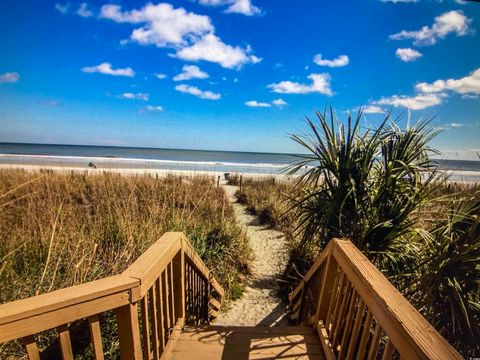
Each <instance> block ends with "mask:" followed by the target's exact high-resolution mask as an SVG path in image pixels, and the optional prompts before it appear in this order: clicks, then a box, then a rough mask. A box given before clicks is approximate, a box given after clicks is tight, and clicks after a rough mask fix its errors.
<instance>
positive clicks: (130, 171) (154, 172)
mask: <svg viewBox="0 0 480 360" xmlns="http://www.w3.org/2000/svg"><path fill="white" fill-rule="evenodd" d="M0 169H17V170H25V171H31V172H40V171H43V170H51V171H55V172H59V173H71V172H78V173H85V172H86V173H88V174H89V175H96V174H99V175H101V174H103V173H104V172H112V173H117V174H121V175H125V176H129V175H130V176H131V175H150V176H159V177H165V176H168V175H177V176H185V177H191V176H213V177H218V176H220V178H221V179H223V178H224V174H225V173H224V172H219V171H198V170H169V169H145V168H115V167H102V168H97V169H93V168H88V167H85V166H82V167H80V166H78V167H77V166H57V165H25V164H0ZM230 173H231V174H235V172H230ZM239 174H240V173H239ZM241 174H242V175H243V176H245V177H249V178H254V179H260V178H265V177H271V176H274V177H276V178H286V176H285V175H283V174H263V173H243V172H242V173H241Z"/></svg>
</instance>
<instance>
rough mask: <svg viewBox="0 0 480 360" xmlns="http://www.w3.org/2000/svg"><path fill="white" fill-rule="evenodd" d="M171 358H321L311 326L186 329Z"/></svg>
mask: <svg viewBox="0 0 480 360" xmlns="http://www.w3.org/2000/svg"><path fill="white" fill-rule="evenodd" d="M171 359H175V360H184V359H185V360H193V359H213V360H215V359H233V360H237V359H239V360H245V359H318V360H323V359H325V357H324V354H323V351H322V347H321V345H320V341H319V338H318V336H317V335H316V334H315V333H314V331H313V329H312V328H311V327H302V326H279V327H270V328H269V327H260V326H258V327H254V326H215V325H211V326H187V327H185V329H184V331H183V332H182V333H181V334H179V337H178V339H177V342H176V344H175V347H174V349H173V352H172V357H171Z"/></svg>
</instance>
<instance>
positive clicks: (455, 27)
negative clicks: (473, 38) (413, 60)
mask: <svg viewBox="0 0 480 360" xmlns="http://www.w3.org/2000/svg"><path fill="white" fill-rule="evenodd" d="M471 22H472V19H469V18H467V17H466V16H465V15H464V14H463V11H460V10H452V11H448V12H446V13H443V14H442V15H440V16H437V17H436V18H435V20H434V22H433V25H432V26H423V27H422V28H421V29H420V30H414V31H407V30H402V31H400V32H399V33H396V34H393V35H390V39H392V40H407V39H412V40H413V43H414V44H415V45H427V46H428V45H434V44H435V43H436V42H437V41H438V40H439V39H443V38H445V37H446V36H447V35H448V34H456V35H457V36H464V35H467V34H468V33H469V32H470V31H471V30H470V24H471Z"/></svg>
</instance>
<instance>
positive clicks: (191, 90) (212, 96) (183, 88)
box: [175, 84, 222, 100]
mask: <svg viewBox="0 0 480 360" xmlns="http://www.w3.org/2000/svg"><path fill="white" fill-rule="evenodd" d="M175 90H177V91H180V92H182V93H186V94H191V95H195V96H197V97H199V98H201V99H207V100H219V99H220V98H221V97H222V95H221V94H219V93H214V92H212V91H203V90H200V89H199V88H197V87H196V86H191V85H186V84H180V85H177V86H175Z"/></svg>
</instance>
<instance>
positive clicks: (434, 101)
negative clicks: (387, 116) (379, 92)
mask: <svg viewBox="0 0 480 360" xmlns="http://www.w3.org/2000/svg"><path fill="white" fill-rule="evenodd" d="M442 97H443V95H442V94H417V95H415V96H405V95H394V96H391V97H382V98H381V99H380V100H377V101H374V102H373V104H374V105H390V106H394V107H404V108H407V109H411V110H422V109H426V108H428V107H431V106H435V105H439V104H440V103H441V102H442Z"/></svg>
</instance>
